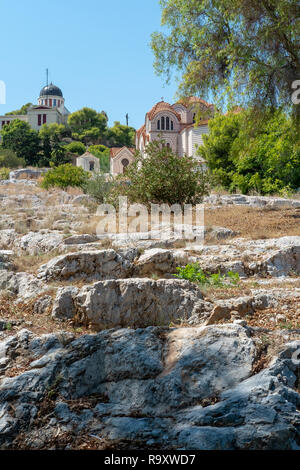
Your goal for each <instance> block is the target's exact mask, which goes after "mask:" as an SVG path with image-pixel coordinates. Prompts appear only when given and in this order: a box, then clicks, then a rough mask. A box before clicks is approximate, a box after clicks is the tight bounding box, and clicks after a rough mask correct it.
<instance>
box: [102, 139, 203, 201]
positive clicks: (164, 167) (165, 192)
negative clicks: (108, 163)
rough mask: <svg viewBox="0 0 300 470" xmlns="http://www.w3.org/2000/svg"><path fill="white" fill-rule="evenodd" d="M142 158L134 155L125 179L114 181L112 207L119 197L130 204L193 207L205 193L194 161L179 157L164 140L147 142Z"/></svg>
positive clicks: (199, 170) (200, 171)
mask: <svg viewBox="0 0 300 470" xmlns="http://www.w3.org/2000/svg"><path fill="white" fill-rule="evenodd" d="M146 154H147V155H146V158H144V157H143V156H142V155H141V154H140V153H138V152H137V153H136V156H135V159H134V161H133V162H132V163H131V164H130V165H129V166H128V167H127V169H126V173H125V175H121V176H119V177H118V178H117V179H116V182H115V185H114V187H113V188H112V191H111V195H110V200H111V202H112V203H113V204H116V201H117V198H118V196H120V195H121V196H127V197H128V200H129V201H130V202H132V203H142V204H150V203H156V204H160V203H166V204H170V205H172V204H197V203H199V202H201V201H202V198H203V196H204V195H205V194H207V193H208V191H209V180H208V176H207V174H206V173H205V172H204V171H203V170H202V169H201V168H200V167H199V164H198V162H197V161H196V160H195V159H194V158H191V157H186V156H185V157H179V156H178V155H176V154H175V153H174V152H173V151H172V149H171V148H170V147H167V146H166V145H165V141H164V140H157V141H154V142H150V143H149V144H148V145H147V147H146Z"/></svg>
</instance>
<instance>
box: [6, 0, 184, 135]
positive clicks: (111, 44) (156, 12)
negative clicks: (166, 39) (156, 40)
mask: <svg viewBox="0 0 300 470" xmlns="http://www.w3.org/2000/svg"><path fill="white" fill-rule="evenodd" d="M160 14H161V11H160V6H159V1H158V0H110V1H104V0H84V1H82V0H63V1H62V0H49V1H46V2H44V1H43V2H41V1H38V0H26V1H24V0H16V1H15V2H11V1H9V0H0V21H1V23H0V24H1V37H2V45H1V51H0V80H4V81H5V83H6V87H7V97H6V105H0V114H4V113H6V112H9V111H11V110H14V109H19V108H20V107H21V106H22V105H23V104H25V103H27V102H30V101H31V102H33V103H36V102H37V98H38V95H39V92H40V89H41V88H42V86H44V84H45V81H46V73H45V69H46V68H47V67H48V68H49V80H50V81H53V83H55V84H56V85H58V86H59V87H60V88H61V89H62V91H63V93H64V97H65V99H66V106H67V108H68V109H69V110H70V111H71V112H72V111H76V110H77V109H80V108H82V107H83V106H89V107H92V108H94V109H97V110H98V111H101V110H105V111H106V112H107V113H108V116H109V125H112V124H113V121H117V120H118V121H121V122H122V123H125V115H126V113H127V112H128V113H129V124H130V125H133V126H134V127H136V128H137V127H140V126H141V125H142V124H143V122H144V118H145V113H146V112H147V111H148V110H149V109H150V108H151V107H152V105H153V104H154V103H156V102H157V101H160V99H161V97H162V96H163V97H164V99H165V101H169V102H171V103H172V102H174V96H175V93H176V83H175V81H174V83H173V84H171V85H170V86H165V84H164V80H163V78H161V77H157V76H156V75H155V73H154V69H153V60H154V56H153V54H152V51H151V48H150V46H149V42H150V35H151V33H152V32H153V31H155V30H158V29H160Z"/></svg>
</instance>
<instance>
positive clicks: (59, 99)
mask: <svg viewBox="0 0 300 470" xmlns="http://www.w3.org/2000/svg"><path fill="white" fill-rule="evenodd" d="M69 114H70V112H69V111H68V110H67V108H66V107H65V99H64V97H63V93H62V91H61V89H60V88H58V87H57V86H55V85H53V83H50V85H46V86H44V88H42V90H41V92H40V96H39V98H38V104H37V105H36V106H32V107H31V108H29V109H28V111H27V114H24V115H7V116H0V131H1V129H2V127H3V126H5V125H6V124H9V123H10V122H12V121H14V120H15V119H20V120H21V121H25V122H28V124H29V125H30V127H31V128H32V129H35V130H36V131H38V130H40V128H41V126H42V125H43V124H53V123H57V124H66V123H67V119H68V115H69Z"/></svg>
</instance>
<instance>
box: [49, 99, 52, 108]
mask: <svg viewBox="0 0 300 470" xmlns="http://www.w3.org/2000/svg"><path fill="white" fill-rule="evenodd" d="M49 106H50V108H52V98H51V99H49Z"/></svg>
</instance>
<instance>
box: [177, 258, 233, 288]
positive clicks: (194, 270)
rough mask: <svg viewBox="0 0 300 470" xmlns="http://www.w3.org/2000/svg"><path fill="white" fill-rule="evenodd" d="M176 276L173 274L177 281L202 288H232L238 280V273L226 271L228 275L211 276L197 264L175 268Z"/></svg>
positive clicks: (217, 274)
mask: <svg viewBox="0 0 300 470" xmlns="http://www.w3.org/2000/svg"><path fill="white" fill-rule="evenodd" d="M176 270H177V271H178V274H174V276H175V277H178V278H179V279H186V280H188V281H190V282H196V283H198V284H201V285H202V286H211V287H233V286H236V285H237V284H238V282H239V280H240V276H239V274H238V273H234V272H233V271H228V273H226V274H224V275H221V274H220V273H216V274H211V273H205V272H204V271H203V270H202V269H201V268H200V265H199V263H192V264H187V265H186V266H185V267H178V268H176Z"/></svg>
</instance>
